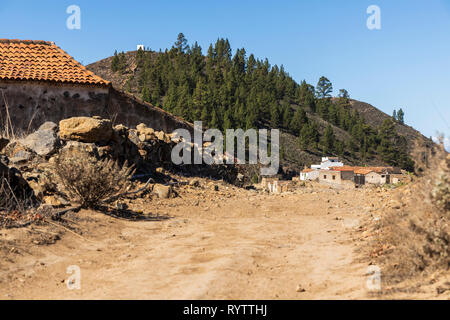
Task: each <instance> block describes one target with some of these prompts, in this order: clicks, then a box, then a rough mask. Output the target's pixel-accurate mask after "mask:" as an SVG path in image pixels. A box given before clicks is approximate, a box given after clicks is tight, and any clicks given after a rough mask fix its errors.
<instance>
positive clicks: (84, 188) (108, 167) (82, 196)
mask: <svg viewBox="0 0 450 320" xmlns="http://www.w3.org/2000/svg"><path fill="white" fill-rule="evenodd" d="M54 169H55V170H54V171H55V174H56V177H57V179H58V188H60V189H61V190H60V191H61V192H63V193H65V194H66V195H67V196H68V198H69V199H70V200H71V201H72V202H76V203H78V204H80V205H81V206H82V207H84V208H95V207H98V206H100V205H101V204H102V203H105V202H107V201H108V200H111V199H117V198H118V197H120V195H121V194H124V193H125V192H126V191H127V190H128V189H129V188H130V187H131V184H130V179H131V177H132V175H133V174H134V170H133V168H132V167H128V166H127V163H125V164H124V165H123V166H122V167H120V166H119V164H118V163H117V162H115V161H113V160H107V159H106V160H98V159H97V158H95V157H94V156H92V155H90V154H88V153H86V154H85V155H83V154H79V153H78V154H77V156H76V157H75V156H73V155H70V154H66V153H62V154H60V155H59V156H58V157H56V160H55V164H54ZM61 187H62V188H61Z"/></svg>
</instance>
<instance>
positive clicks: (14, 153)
mask: <svg viewBox="0 0 450 320" xmlns="http://www.w3.org/2000/svg"><path fill="white" fill-rule="evenodd" d="M3 153H4V154H5V155H6V156H7V157H8V158H9V162H11V163H12V164H20V163H24V162H27V161H30V160H31V159H32V158H33V154H32V153H31V152H29V151H28V149H27V148H25V146H23V145H22V143H20V142H19V141H14V142H11V143H9V144H8V145H7V146H6V147H5V148H4V149H3Z"/></svg>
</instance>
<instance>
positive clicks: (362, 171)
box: [355, 168, 373, 175]
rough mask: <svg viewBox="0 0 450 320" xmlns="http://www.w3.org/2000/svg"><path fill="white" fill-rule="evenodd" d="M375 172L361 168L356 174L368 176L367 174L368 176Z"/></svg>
mask: <svg viewBox="0 0 450 320" xmlns="http://www.w3.org/2000/svg"><path fill="white" fill-rule="evenodd" d="M372 171H373V170H371V169H367V168H365V169H363V168H361V169H356V170H355V173H356V174H363V175H366V174H368V173H371V172H372Z"/></svg>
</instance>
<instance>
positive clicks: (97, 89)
mask: <svg viewBox="0 0 450 320" xmlns="http://www.w3.org/2000/svg"><path fill="white" fill-rule="evenodd" d="M5 101H6V102H5ZM6 105H7V106H8V109H9V114H10V117H11V121H12V123H13V126H14V127H15V128H16V130H18V131H25V132H31V131H33V130H35V129H37V128H39V126H40V125H42V124H43V123H44V122H46V121H52V122H55V123H58V122H59V121H60V120H62V119H66V118H70V117H77V116H87V117H90V116H100V117H102V118H106V119H111V120H112V121H113V122H114V123H115V124H123V125H126V126H129V127H135V126H136V125H138V124H140V123H145V124H146V125H147V126H149V127H151V128H154V129H155V130H162V131H165V132H167V133H171V132H172V131H173V130H175V129H178V128H186V129H188V130H190V131H192V125H191V124H189V123H188V122H186V121H184V120H182V119H180V118H177V117H175V116H173V115H171V114H170V113H167V112H165V111H164V110H162V109H160V108H157V107H154V106H152V105H150V104H148V103H145V102H143V101H140V100H138V99H136V98H135V97H133V96H132V95H129V94H126V93H123V92H120V91H117V90H116V89H114V88H113V87H101V86H86V85H69V84H53V83H49V82H31V81H29V82H27V81H0V107H1V108H0V124H4V123H5V122H4V121H5V119H6Z"/></svg>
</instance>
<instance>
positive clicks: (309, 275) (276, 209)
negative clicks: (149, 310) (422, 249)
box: [0, 185, 442, 299]
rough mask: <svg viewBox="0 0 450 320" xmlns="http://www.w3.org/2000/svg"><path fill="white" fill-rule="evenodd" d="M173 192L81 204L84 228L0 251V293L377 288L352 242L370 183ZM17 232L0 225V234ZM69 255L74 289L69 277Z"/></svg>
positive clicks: (240, 294)
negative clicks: (139, 214)
mask: <svg viewBox="0 0 450 320" xmlns="http://www.w3.org/2000/svg"><path fill="white" fill-rule="evenodd" d="M227 188H228V190H227ZM179 193H180V197H178V198H174V199H168V200H141V202H136V201H134V202H133V206H134V208H133V209H140V210H143V211H144V213H146V214H151V215H149V219H148V220H147V221H129V220H124V219H117V218H113V217H110V216H106V215H104V214H102V213H98V212H91V211H81V212H79V213H78V214H77V217H78V220H77V221H76V223H77V226H78V228H79V230H83V231H84V232H83V237H84V238H85V239H83V238H80V237H77V236H76V235H74V234H71V233H68V232H64V234H63V235H62V237H61V238H62V239H61V240H59V241H56V243H54V244H51V245H33V244H28V245H24V244H22V245H21V244H20V243H17V244H16V247H15V248H13V249H11V250H9V251H7V252H6V253H5V250H3V253H1V252H0V254H1V255H3V257H2V262H0V299H373V298H375V299H376V298H380V297H381V298H386V296H383V295H380V293H379V292H378V293H373V292H371V291H369V290H368V288H367V285H366V282H367V279H368V275H367V274H366V272H367V268H368V266H369V264H370V261H369V259H365V257H364V255H363V254H362V253H361V250H360V249H359V248H360V247H361V246H362V245H363V243H364V236H363V234H364V227H363V226H362V224H363V221H365V220H368V219H371V218H372V217H371V210H372V209H371V207H370V203H371V201H373V199H372V193H373V191H367V190H351V191H345V190H341V191H337V190H333V189H330V188H328V187H322V188H315V189H313V188H304V189H303V190H300V191H297V192H295V193H288V194H284V195H268V194H265V193H261V192H255V191H251V190H249V191H246V190H238V189H235V188H232V187H226V186H222V185H221V186H220V189H219V191H218V192H214V191H211V190H205V189H195V188H186V190H184V191H183V190H181V191H179ZM23 232H24V231H20V230H7V231H5V230H0V234H1V235H0V240H1V241H3V243H7V241H9V243H10V244H11V243H14V242H11V241H12V240H13V239H14V237H20V236H19V235H18V234H20V233H22V234H23ZM22 236H23V235H22ZM72 265H75V266H78V267H79V268H80V271H81V288H80V289H79V290H69V289H68V287H67V282H68V279H69V277H70V274H68V273H67V268H68V267H69V266H72ZM433 292H434V291H432V290H431V289H430V290H429V291H425V293H423V295H417V294H414V295H406V296H405V294H403V295H402V296H401V298H417V297H425V298H429V297H434V296H433ZM387 297H392V296H387ZM441 298H442V297H441Z"/></svg>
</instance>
